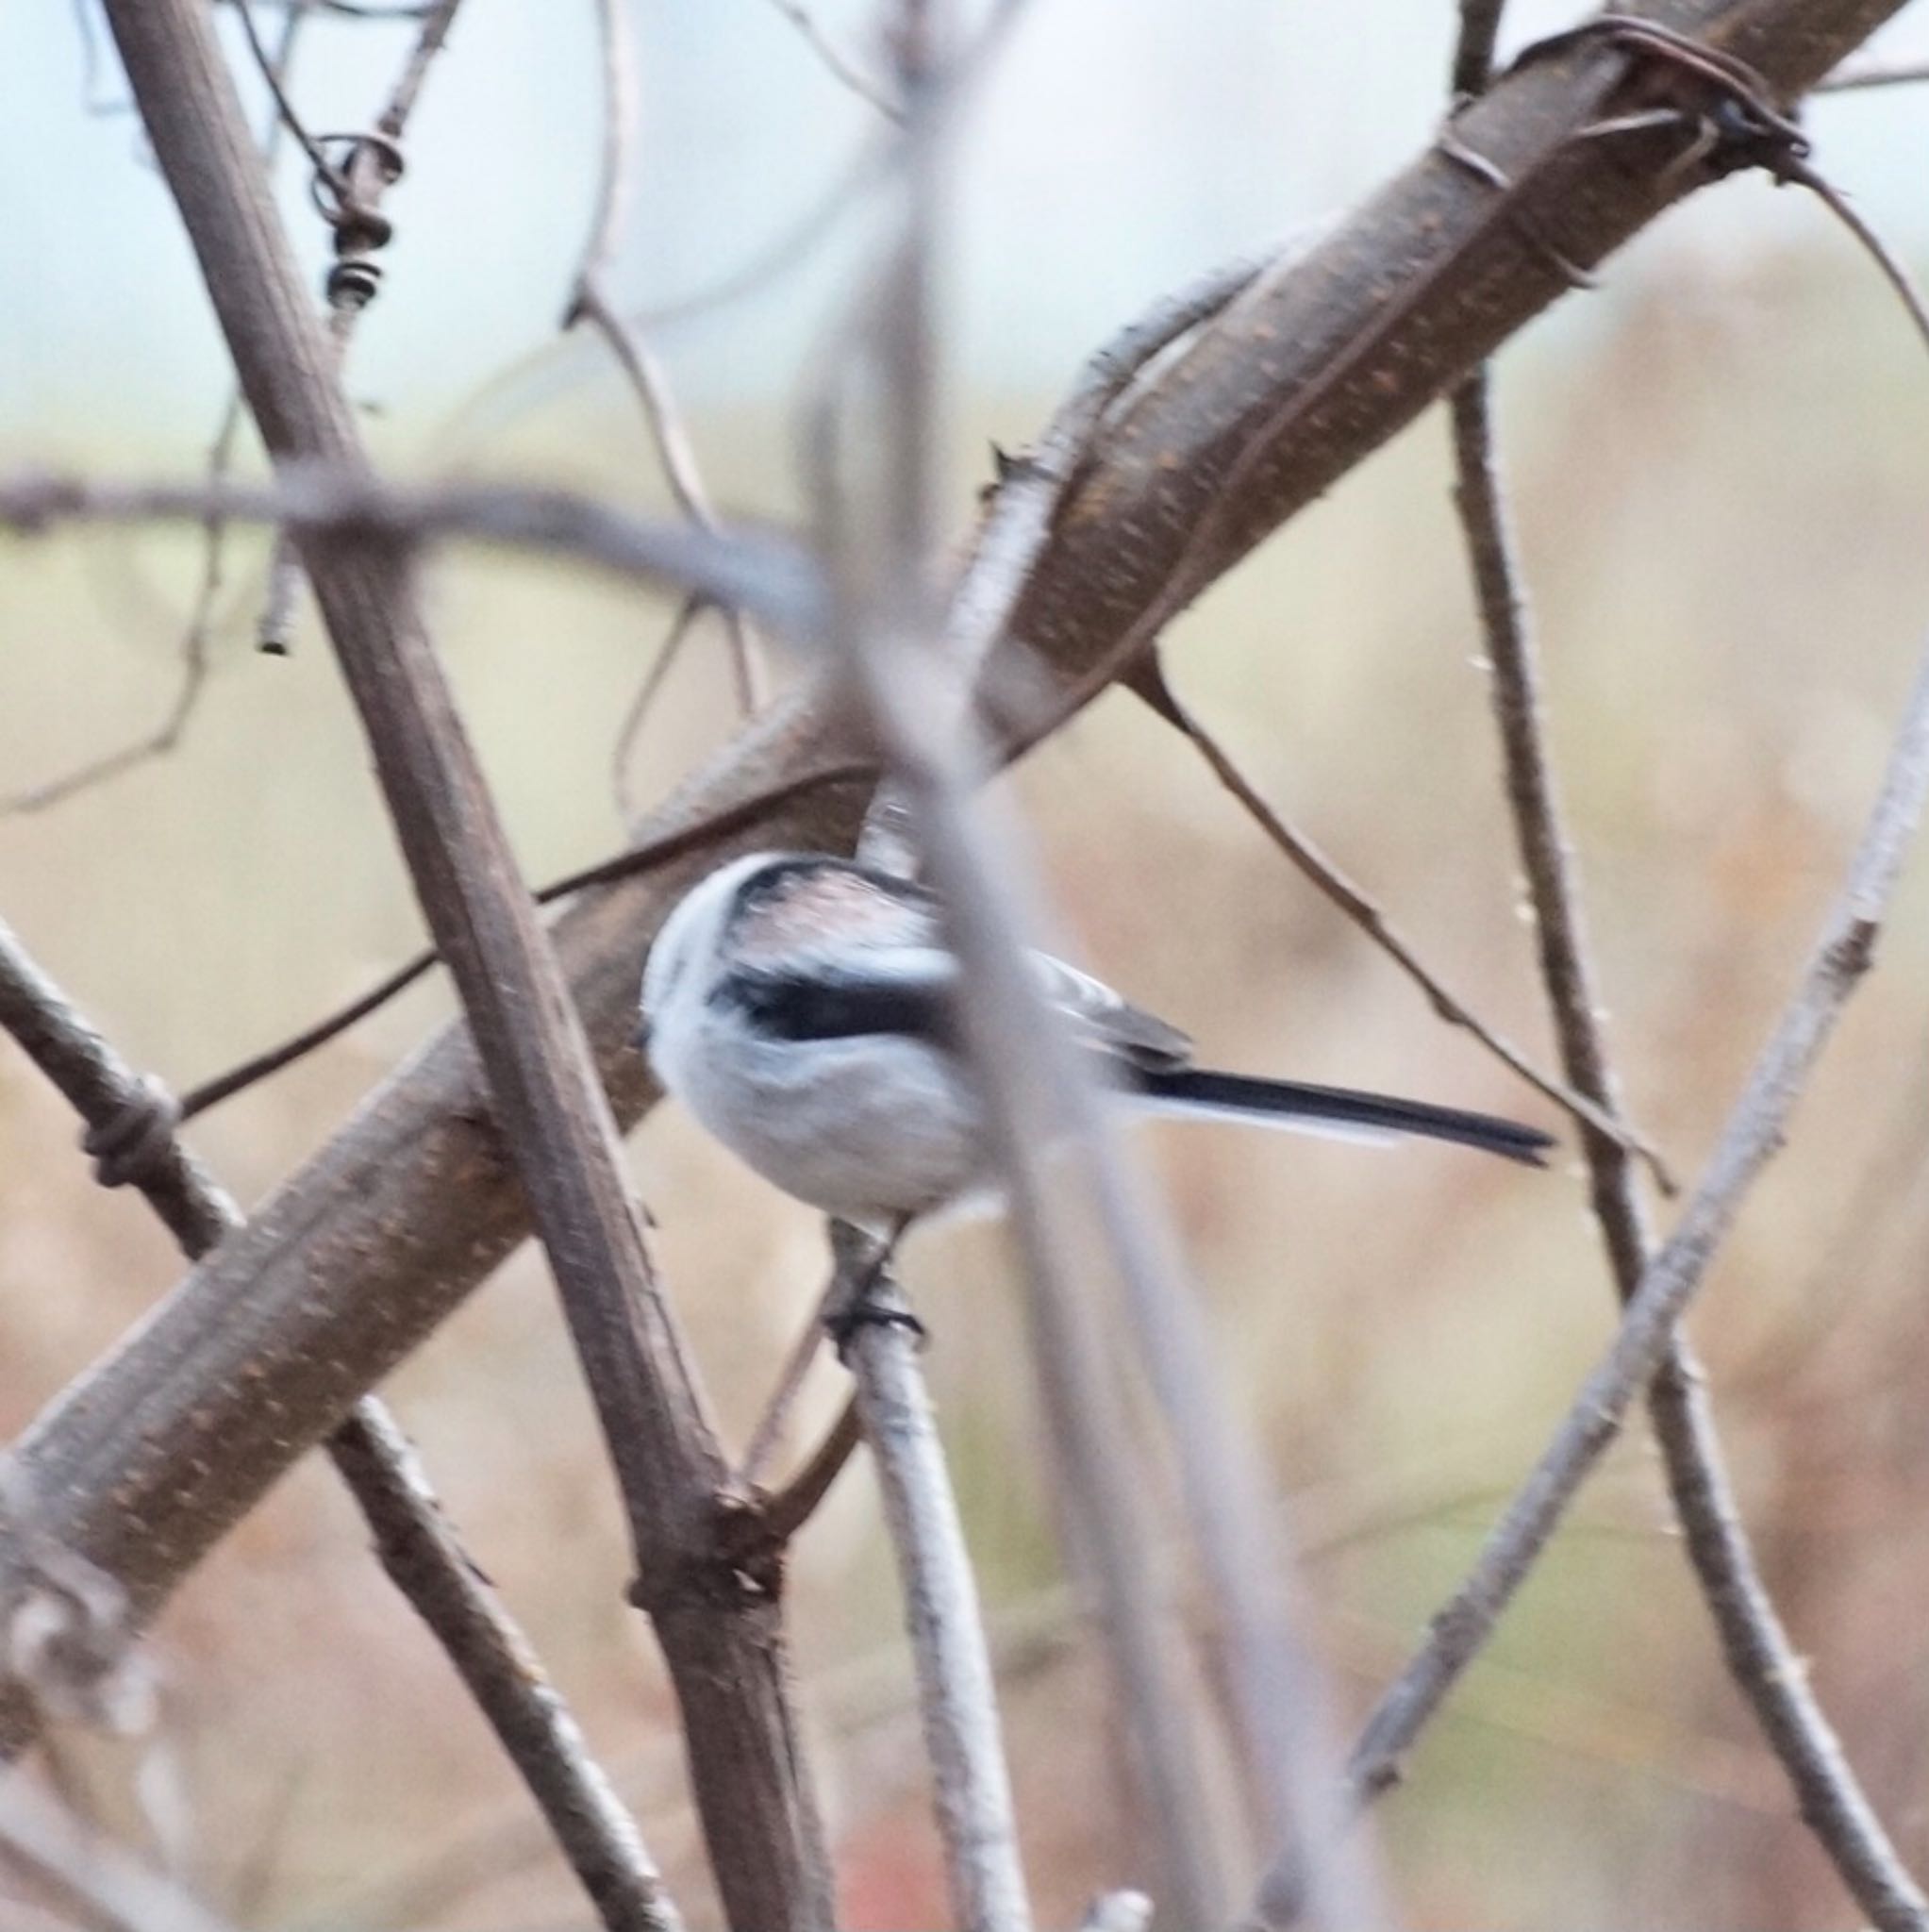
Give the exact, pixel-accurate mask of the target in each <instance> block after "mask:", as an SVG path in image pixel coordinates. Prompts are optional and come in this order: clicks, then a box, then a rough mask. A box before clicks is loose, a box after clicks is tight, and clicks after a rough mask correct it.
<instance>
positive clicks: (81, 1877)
mask: <svg viewBox="0 0 1929 1932" xmlns="http://www.w3.org/2000/svg"><path fill="white" fill-rule="evenodd" d="M0 1844H5V1845H6V1846H7V1847H8V1850H10V1851H11V1852H12V1853H13V1854H14V1856H15V1857H18V1858H20V1859H21V1860H22V1861H23V1862H25V1864H27V1865H30V1866H32V1867H33V1868H34V1869H35V1870H36V1871H39V1872H42V1873H44V1874H46V1875H47V1876H48V1877H50V1878H52V1879H53V1880H55V1881H56V1883H58V1884H59V1885H60V1886H62V1887H63V1888H65V1890H68V1891H70V1892H72V1893H73V1894H74V1896H75V1897H76V1898H79V1899H84V1900H85V1901H86V1902H87V1904H88V1906H89V1907H91V1910H92V1911H94V1912H96V1913H98V1914H99V1915H100V1916H101V1918H103V1919H105V1920H106V1921H107V1922H108V1924H111V1925H113V1926H114V1927H116V1928H117V1932H233V1927H231V1926H230V1925H229V1924H227V1922H226V1921H225V1920H224V1919H221V1918H217V1917H216V1916H215V1914H214V1913H213V1912H211V1911H209V1910H208V1907H206V1906H204V1905H203V1904H201V1902H200V1901H199V1900H198V1899H195V1898H193V1897H191V1896H190V1895H189V1893H187V1892H185V1891H183V1890H181V1888H180V1887H179V1886H178V1885H176V1884H175V1881H174V1880H173V1879H172V1878H170V1877H168V1876H167V1875H166V1874H164V1873H161V1872H157V1871H156V1870H155V1869H154V1868H153V1867H152V1866H150V1865H149V1864H147V1863H146V1861H145V1860H143V1859H141V1858H138V1857H135V1856H134V1854H133V1853H132V1852H129V1851H127V1850H126V1849H125V1847H123V1846H121V1845H117V1844H114V1843H111V1842H110V1841H109V1840H108V1839H106V1838H105V1837H103V1836H102V1834H101V1833H99V1832H98V1831H93V1830H91V1829H90V1828H89V1827H88V1826H86V1825H85V1824H82V1823H81V1822H80V1821H79V1819H77V1818H75V1816H74V1814H73V1813H72V1812H71V1811H70V1810H68V1809H67V1807H65V1806H64V1805H59V1804H57V1803H55V1802H54V1800H53V1799H52V1798H50V1797H49V1796H47V1795H46V1794H45V1793H44V1792H42V1791H37V1790H34V1788H33V1787H32V1786H31V1785H29V1784H28V1783H27V1782H26V1779H25V1776H24V1775H23V1774H21V1773H20V1772H17V1771H15V1772H10V1773H6V1774H0Z"/></svg>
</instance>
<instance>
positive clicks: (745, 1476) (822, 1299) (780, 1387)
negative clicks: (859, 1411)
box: [737, 1275, 838, 1490]
mask: <svg viewBox="0 0 1929 1932" xmlns="http://www.w3.org/2000/svg"><path fill="white" fill-rule="evenodd" d="M837 1293H838V1282H837V1279H836V1277H835V1275H833V1277H832V1279H831V1283H830V1286H829V1287H828V1288H826V1289H825V1290H824V1291H823V1294H822V1295H820V1296H819V1297H818V1301H817V1306H816V1307H813V1308H812V1309H811V1311H810V1318H809V1320H808V1321H807V1322H806V1323H805V1324H804V1326H803V1328H802V1329H801V1330H800V1331H799V1333H798V1336H797V1339H796V1341H793V1342H792V1343H791V1344H790V1353H789V1354H788V1355H787V1356H785V1357H784V1366H783V1367H782V1369H780V1370H779V1371H778V1373H777V1380H776V1386H775V1387H774V1388H773V1390H772V1391H771V1392H770V1395H769V1397H768V1398H767V1400H766V1401H765V1403H764V1407H763V1413H762V1414H761V1415H760V1416H758V1418H757V1423H756V1424H755V1426H754V1427H753V1428H752V1429H751V1432H750V1440H749V1441H747V1442H746V1443H745V1444H744V1445H743V1459H742V1460H741V1461H740V1463H739V1464H738V1465H737V1480H738V1481H739V1482H740V1483H741V1484H742V1485H743V1486H744V1488H745V1489H747V1490H754V1489H758V1488H760V1487H761V1486H762V1484H763V1479H764V1477H765V1476H766V1475H767V1474H769V1473H770V1466H771V1463H772V1461H773V1459H774V1458H775V1457H776V1453H777V1451H778V1450H779V1449H780V1448H781V1447H782V1446H783V1441H784V1435H785V1429H786V1426H787V1424H789V1422H790V1410H791V1408H792V1407H794V1406H795V1404H796V1401H797V1398H798V1396H799V1395H800V1394H801V1393H802V1392H803V1390H804V1384H805V1381H806V1380H807V1377H808V1376H809V1374H810V1365H811V1364H812V1363H813V1362H814V1361H815V1360H816V1359H817V1352H818V1350H819V1349H820V1348H822V1347H823V1339H824V1328H823V1318H824V1317H825V1316H826V1315H827V1314H829V1313H830V1311H831V1308H832V1306H833V1305H834V1303H835V1301H836V1297H837Z"/></svg>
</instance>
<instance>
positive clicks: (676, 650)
mask: <svg viewBox="0 0 1929 1932" xmlns="http://www.w3.org/2000/svg"><path fill="white" fill-rule="evenodd" d="M708 608H710V607H709V606H708V605H707V604H706V603H705V602H704V601H703V599H702V598H700V597H686V598H685V599H684V600H683V602H682V603H681V604H679V605H678V606H677V607H676V615H675V616H674V617H673V618H672V619H671V620H670V628H669V629H668V630H666V631H665V632H664V633H663V641H662V642H661V643H660V644H658V645H657V655H656V656H655V657H654V658H651V659H650V668H649V669H648V670H647V671H645V672H644V673H643V681H642V682H641V683H640V685H638V686H637V691H636V695H635V696H634V697H633V698H631V699H630V701H629V708H628V709H627V710H626V711H624V714H623V722H622V723H621V724H619V725H618V726H617V727H616V742H615V743H614V745H613V746H612V747H611V749H610V754H609V789H610V791H612V792H613V793H614V794H615V798H616V814H617V817H618V818H619V819H621V820H622V822H623V823H624V824H625V825H633V824H637V822H638V820H639V817H640V807H639V806H638V804H637V801H636V800H635V799H634V798H633V797H632V796H631V795H630V789H629V764H630V759H631V758H632V757H633V756H634V754H635V752H636V747H637V739H638V738H639V736H640V734H641V732H642V728H643V724H644V723H645V721H646V720H647V719H648V718H649V715H650V708H651V707H652V706H653V705H654V704H655V703H656V702H657V692H658V691H661V690H662V688H663V686H664V684H665V683H666V682H667V681H668V679H669V676H670V674H671V672H672V671H673V670H674V669H675V668H676V660H677V658H680V657H681V656H682V655H683V647H684V645H685V644H686V643H687V642H688V641H690V633H691V632H692V631H693V630H694V629H695V628H696V625H697V621H698V619H700V618H701V617H702V616H703V614H704V612H705V611H706V610H707V609H708Z"/></svg>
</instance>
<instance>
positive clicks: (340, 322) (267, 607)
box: [256, 0, 461, 657]
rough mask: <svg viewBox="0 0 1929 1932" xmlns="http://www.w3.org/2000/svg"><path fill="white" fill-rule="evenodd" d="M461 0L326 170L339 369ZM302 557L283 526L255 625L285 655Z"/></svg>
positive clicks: (369, 294) (426, 16)
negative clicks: (367, 134)
mask: <svg viewBox="0 0 1929 1932" xmlns="http://www.w3.org/2000/svg"><path fill="white" fill-rule="evenodd" d="M460 5H461V0H432V4H431V5H429V6H427V7H425V8H424V9H423V11H422V15H421V22H422V25H421V29H420V31H419V32H418V33H417V34H416V36H415V40H414V42H413V43H412V44H411V46H410V47H409V50H408V53H407V57H406V58H404V60H403V63H402V69H401V72H400V73H399V74H398V75H396V77H395V82H394V85H393V86H392V87H391V89H390V91H389V99H388V103H387V105H386V106H385V107H384V108H382V110H381V112H380V113H379V114H378V115H377V116H376V117H375V133H376V135H377V136H378V137H379V139H378V140H376V141H365V140H358V141H356V142H353V143H352V144H351V145H350V147H349V151H348V158H347V160H346V161H345V162H344V163H343V164H342V166H341V169H340V170H339V171H338V172H336V173H333V174H329V175H325V176H324V178H325V179H326V181H327V183H328V187H329V191H330V192H329V200H328V205H327V206H326V207H325V208H324V217H325V219H326V220H327V222H328V225H329V226H330V227H331V228H332V229H333V231H334V236H335V264H334V266H333V267H332V268H331V269H330V270H329V272H328V277H327V283H326V289H327V314H328V341H329V349H330V353H331V355H332V356H333V358H334V365H335V370H336V373H337V375H340V374H341V370H342V368H343V367H344V366H345V364H346V361H347V358H348V348H349V343H350V341H352V340H353V338H354V335H355V330H356V325H357V324H358V323H359V322H360V320H361V317H362V314H363V311H364V310H366V309H367V308H368V306H369V304H370V303H371V302H373V301H374V298H375V295H376V292H377V291H379V289H380V288H381V270H380V268H379V266H378V265H377V264H376V262H375V259H374V258H375V257H376V255H378V254H379V253H380V252H381V250H382V249H384V248H386V247H387V246H388V243H389V241H390V239H391V233H392V230H391V226H390V225H389V223H388V222H387V221H386V220H385V219H384V218H383V217H382V214H381V205H382V199H383V197H384V196H385V195H386V194H387V192H388V191H389V190H390V189H391V187H393V186H394V184H395V183H396V182H397V181H398V180H400V179H401V177H402V171H403V166H404V161H403V151H402V137H403V135H404V134H405V133H406V132H407V127H408V117H409V116H410V115H411V114H412V113H414V111H415V104H416V101H417V100H418V99H419V98H420V97H421V94H422V90H423V86H424V82H425V81H426V80H427V79H428V72H429V69H430V67H431V66H432V65H433V64H434V62H435V58H436V56H437V55H438V54H440V53H441V50H442V48H443V47H444V46H445V45H446V44H447V42H448V38H449V30H450V28H451V27H452V26H453V25H455V20H456V9H457V7H459V6H460ZM302 580H303V579H302V566H301V558H299V557H298V556H297V555H296V553H295V549H294V546H293V544H292V542H291V540H290V538H289V534H288V532H287V531H286V530H283V531H281V532H279V533H278V534H277V535H276V537H275V540H274V551H273V554H272V555H271V557H270V558H269V563H268V594H267V597H266V600H265V602H264V604H263V606H262V610H261V616H260V620H259V622H258V625H257V626H256V631H257V636H258V641H259V643H260V647H261V649H262V650H264V651H266V652H267V653H268V654H269V655H270V656H272V657H280V656H286V655H287V653H288V651H289V650H290V648H291V645H292V642H293V631H294V612H295V606H296V604H297V603H298V602H299V600H300V597H301V587H302Z"/></svg>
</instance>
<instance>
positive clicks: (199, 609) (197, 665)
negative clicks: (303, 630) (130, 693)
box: [0, 0, 318, 817]
mask: <svg viewBox="0 0 1929 1932" xmlns="http://www.w3.org/2000/svg"><path fill="white" fill-rule="evenodd" d="M89 4H90V0H82V14H83V17H84V18H85V17H86V15H87V7H88V5H89ZM317 4H318V0H288V4H287V6H286V8H285V10H284V12H283V15H282V22H281V38H280V40H279V42H277V43H276V45H275V47H274V53H273V55H272V56H271V57H270V60H269V64H270V69H271V71H272V72H273V73H274V75H275V77H276V79H277V81H278V82H279V83H280V84H281V85H282V86H283V87H286V85H287V83H288V77H289V75H290V72H291V69H292V67H293V65H294V52H295V44H296V42H297V41H298V40H299V39H300V37H301V30H302V26H303V25H304V23H305V22H306V21H307V20H308V15H309V13H310V11H311V10H312V8H314V6H315V5H317ZM242 17H243V19H244V20H246V19H248V18H249V16H248V15H247V14H246V13H245V12H244V13H243V16H242ZM90 44H91V43H90ZM287 132H288V124H287V122H286V121H285V120H284V119H283V118H282V115H281V113H280V110H279V108H275V107H271V108H269V111H268V117H267V125H265V126H264V127H263V128H262V130H261V137H260V148H261V158H262V160H263V161H264V162H265V163H266V164H267V165H268V166H270V167H273V166H274V161H275V158H276V157H277V156H278V155H279V153H280V151H281V144H282V138H283V136H284V135H286V134H287ZM242 414H243V410H242V405H241V391H240V389H239V388H235V389H231V390H230V391H228V397H227V401H226V402H225V403H224V404H223V405H222V410H221V420H220V422H219V423H218V424H217V425H216V426H215V431H214V438H213V441H211V442H210V443H209V444H208V468H207V472H206V474H207V476H208V481H209V482H210V483H221V482H223V481H224V480H225V479H226V477H227V475H228V472H229V470H230V469H231V468H232V466H233V463H234V450H235V441H236V439H237V438H238V437H239V435H240V433H241V418H242ZM201 524H202V540H201V581H200V583H199V585H198V587H197V588H196V590H195V592H194V603H193V606H192V608H191V610H190V612H189V616H188V625H187V628H186V630H185V631H183V632H182V634H181V644H180V657H181V676H180V682H179V683H178V685H176V687H175V695H174V697H173V699H172V700H171V701H170V703H169V705H168V708H167V711H166V714H165V715H164V716H163V717H162V719H161V721H160V723H159V724H158V725H157V726H156V727H155V728H154V729H153V730H152V731H150V732H147V733H145V734H143V735H142V736H141V737H140V738H137V739H136V740H135V741H133V742H132V743H131V744H125V745H123V746H122V747H121V748H120V749H119V750H118V751H111V752H108V753H107V754H105V755H104V756H103V757H100V758H91V759H89V760H88V762H87V763H85V764H83V765H81V766H79V767H78V768H77V769H75V770H74V771H72V772H68V773H66V774H63V775H62V776H60V777H58V778H55V779H52V780H50V781H49V782H48V783H46V784H43V785H36V786H33V787H30V788H29V789H28V790H26V791H20V792H16V793H15V794H14V796H13V797H11V798H9V799H6V800H0V817H4V816H7V815H8V814H10V813H14V812H32V811H42V810H44V809H45V808H47V807H49V806H53V805H58V804H59V803H60V802H61V801H62V800H63V799H67V798H71V797H73V796H74V794H75V792H78V791H87V790H89V789H91V787H93V786H95V785H99V784H102V783H105V782H106V781H107V780H108V779H110V778H116V777H119V776H120V775H121V774H122V773H124V772H129V771H132V770H134V769H135V768H136V767H137V766H140V765H143V764H145V763H146V762H147V761H148V760H149V759H151V758H165V757H166V756H167V754H168V753H169V752H171V751H173V750H174V748H175V746H176V745H177V744H179V743H180V741H181V739H182V737H183V736H184V735H185V734H186V732H187V729H188V724H189V721H190V720H191V718H192V717H193V715H194V710H195V707H196V706H197V705H199V703H200V702H201V693H202V691H203V690H204V689H205V688H206V686H207V682H208V643H209V633H210V632H211V631H212V629H213V627H214V607H215V603H216V601H217V599H218V598H219V597H220V595H221V590H222V584H223V581H224V577H225V575H226V563H227V519H226V518H225V517H224V516H223V515H222V514H221V513H220V512H219V511H217V510H209V511H208V514H207V515H206V516H205V517H203V518H202V520H201Z"/></svg>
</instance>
